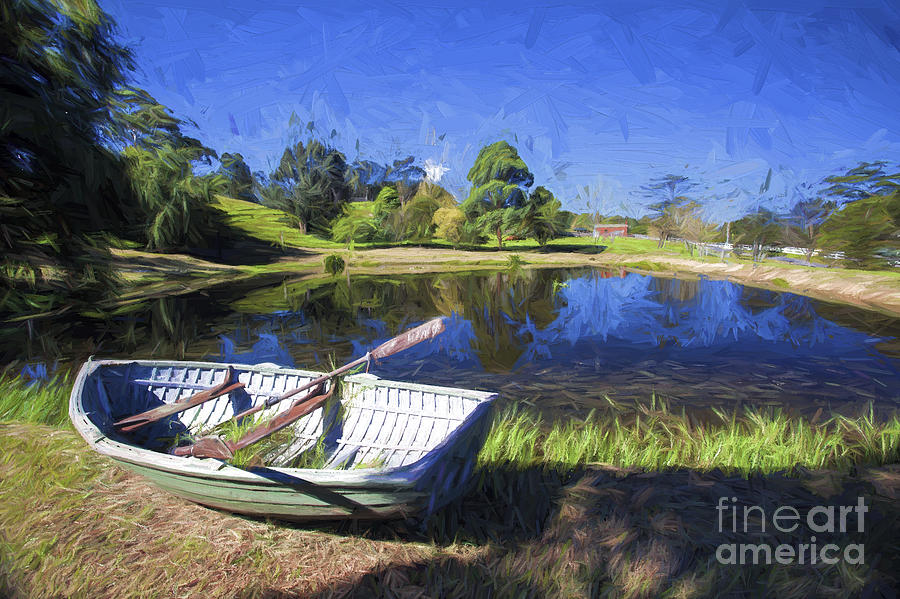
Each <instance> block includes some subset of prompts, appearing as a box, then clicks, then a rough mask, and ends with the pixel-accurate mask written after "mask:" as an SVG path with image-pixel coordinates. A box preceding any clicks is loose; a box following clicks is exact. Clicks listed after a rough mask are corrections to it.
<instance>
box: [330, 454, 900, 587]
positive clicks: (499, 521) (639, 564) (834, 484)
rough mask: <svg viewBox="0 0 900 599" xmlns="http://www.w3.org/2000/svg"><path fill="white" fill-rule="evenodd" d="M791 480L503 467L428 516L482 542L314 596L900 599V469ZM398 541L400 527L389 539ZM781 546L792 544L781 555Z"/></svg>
mask: <svg viewBox="0 0 900 599" xmlns="http://www.w3.org/2000/svg"><path fill="white" fill-rule="evenodd" d="M792 474H793V475H792V476H786V475H784V474H780V473H779V474H771V475H766V476H762V475H759V476H752V477H749V478H744V477H741V476H727V475H724V474H722V473H721V472H718V471H714V472H710V473H697V472H694V471H689V470H678V471H671V472H648V473H641V472H634V471H632V472H626V471H621V470H614V469H592V470H589V471H586V472H583V473H579V474H578V475H576V476H575V477H574V478H573V480H572V482H571V483H570V484H569V485H568V486H567V487H565V488H564V489H562V488H560V487H556V488H555V489H554V484H552V480H551V484H549V485H547V484H546V481H545V480H543V479H542V478H541V477H540V476H537V475H536V474H534V473H530V471H526V472H525V473H522V475H521V476H520V477H516V476H515V475H514V474H512V473H505V474H504V475H503V476H499V477H498V478H497V479H496V482H497V483H498V484H499V487H493V486H491V485H487V486H486V487H483V488H482V489H481V491H479V492H477V493H476V495H475V496H472V495H471V493H470V495H469V496H467V497H465V498H464V499H463V500H462V501H461V502H459V504H458V505H457V506H455V507H454V506H450V507H449V508H447V509H448V510H449V512H445V513H442V514H436V515H435V516H434V518H435V519H436V522H437V523H438V524H437V528H440V525H441V524H439V523H441V522H443V525H446V526H450V527H453V526H455V527H456V529H455V531H454V530H452V529H450V528H448V529H447V530H444V531H440V532H437V534H435V523H433V522H429V523H428V528H429V530H430V531H431V534H430V537H431V538H433V539H436V540H438V539H446V538H448V537H454V538H456V539H458V540H459V541H461V540H462V539H464V538H467V537H471V538H473V539H481V538H484V537H487V538H489V539H490V540H489V541H487V542H484V541H481V540H478V541H475V543H476V546H475V547H473V548H472V549H471V551H468V552H465V551H455V552H452V553H451V552H440V553H438V554H437V555H436V556H435V557H434V558H433V559H429V560H419V561H415V562H412V563H410V562H408V561H404V562H402V563H395V564H390V563H389V564H384V565H383V566H381V567H380V568H377V569H375V570H373V571H369V572H367V573H365V574H363V575H361V576H359V577H357V578H356V579H354V580H348V581H341V582H339V583H336V584H333V585H332V586H331V587H329V588H328V589H325V590H324V591H322V592H321V593H319V594H318V595H317V596H318V597H322V598H326V597H406V596H409V597H414V596H435V597H437V596H440V597H561V596H566V597H568V596H578V597H601V596H602V597H606V596H612V597H658V596H670V597H746V596H761V597H766V596H777V597H786V598H789V599H790V598H800V597H835V598H838V597H841V598H843V597H883V598H888V597H896V593H895V589H896V588H897V585H898V582H900V579H898V572H900V505H898V504H897V500H898V499H900V466H898V465H892V466H886V467H881V468H872V469H863V470H860V471H859V472H854V473H847V474H845V473H836V472H829V471H819V472H809V471H804V470H798V471H796V472H794V473H792ZM506 477H509V478H506ZM560 482H561V481H560ZM482 484H483V483H482ZM476 491H478V490H477V489H476ZM482 493H483V494H482ZM488 493H494V494H495V496H494V497H493V498H492V497H491V496H490V495H489V494H488ZM732 498H735V499H734V500H732ZM493 500H496V503H494V504H493V505H490V504H491V502H492V501H493ZM547 501H549V504H547V503H545V502H547ZM860 501H862V502H863V503H864V505H865V507H866V510H865V511H863V512H862V521H861V524H862V526H861V529H862V530H859V528H860V526H859V524H860V521H859V512H858V511H855V510H854V511H847V510H846V509H845V510H842V509H841V508H842V507H846V508H851V507H855V506H858V505H859V502H860ZM719 505H724V506H725V509H723V510H721V511H719V510H717V506H719ZM532 506H540V507H536V508H534V509H533V508H532ZM732 506H736V511H735V512H733V511H732V509H731V508H732ZM473 508H474V509H473ZM522 508H524V509H525V510H526V511H527V512H528V513H530V514H532V515H535V516H540V515H545V520H544V521H543V522H537V523H535V524H532V523H530V522H529V519H528V516H527V515H526V513H522V514H521V517H520V516H519V515H518V514H516V513H515V512H516V510H521V509H522ZM744 508H747V509H748V516H747V532H745V531H744V515H743V514H744V512H743V510H744ZM779 508H784V511H782V512H781V513H782V514H785V513H788V514H790V513H792V512H791V510H796V512H797V514H798V515H799V516H798V518H797V519H796V520H793V519H790V520H788V521H786V520H781V521H780V522H781V528H782V530H783V531H786V532H783V531H778V530H776V529H775V528H774V525H773V516H774V514H775V513H776V510H778V509H779ZM811 512H812V513H814V515H813V516H812V518H813V519H812V522H813V523H814V524H813V525H811V524H809V522H810V520H809V517H810V516H809V515H810V513H811ZM841 513H845V515H846V523H845V525H844V529H843V531H842V530H841V525H840V516H839V515H840V514H841ZM720 514H721V515H722V519H721V528H720V520H719V516H720ZM733 514H736V519H735V520H733V519H732V516H733ZM829 514H832V517H831V520H829V519H828V515H829ZM829 522H830V525H829ZM793 523H797V526H796V527H795V529H793V530H791V526H792V525H793ZM385 526H389V525H385ZM828 526H831V528H828V529H823V527H826V528H827V527H828ZM816 527H818V528H816ZM763 528H764V530H763ZM831 529H833V531H832V530H831ZM378 534H383V533H378ZM405 537H406V535H404V534H402V533H400V532H399V531H398V530H396V529H395V537H394V538H399V539H404V538H405ZM813 545H814V547H811V546H813ZM832 545H833V547H832ZM723 546H724V547H725V548H724V549H723ZM732 546H733V547H734V549H733V550H732V549H731V547H732ZM779 546H786V547H790V548H791V550H790V551H789V550H788V549H782V550H780V551H782V553H781V554H776V553H775V549H776V547H779ZM765 547H768V549H765ZM826 547H827V549H824V548H826ZM823 550H824V553H823ZM789 552H792V554H791V555H792V557H790V558H784V556H786V555H788V554H789ZM813 553H814V554H815V559H813V558H812V557H811V556H812V554H813ZM767 555H769V556H770V557H767ZM776 555H781V556H782V558H783V560H782V562H781V563H779V562H778V561H777V560H775V557H774V556H776ZM801 555H803V559H801V558H800V556H801ZM732 556H733V557H734V561H735V563H728V561H729V559H730V558H731V557H732ZM823 556H824V557H825V559H824V560H823ZM754 559H756V563H754ZM723 562H724V563H723Z"/></svg>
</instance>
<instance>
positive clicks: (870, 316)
mask: <svg viewBox="0 0 900 599" xmlns="http://www.w3.org/2000/svg"><path fill="white" fill-rule="evenodd" d="M439 315H442V316H446V317H448V318H447V330H446V332H445V333H443V334H442V335H441V336H439V337H438V338H437V339H435V340H434V341H433V342H431V343H423V344H420V345H418V346H416V347H414V348H412V349H411V350H408V351H406V352H403V353H402V354H398V355H396V356H393V357H391V358H388V359H386V360H384V361H383V363H382V364H380V365H378V366H377V367H376V370H375V372H376V373H377V374H379V375H381V376H384V377H386V378H401V379H411V380H418V381H421V382H430V383H437V384H449V385H458V386H465V387H474V388H481V389H491V390H501V391H502V392H503V393H504V395H505V396H507V397H509V398H513V399H516V400H527V401H530V402H533V403H534V404H535V405H539V406H543V407H546V408H547V409H561V408H562V409H567V410H569V409H572V410H578V411H584V410H587V409H590V408H592V407H598V406H606V405H608V401H607V399H606V398H607V397H610V398H612V399H614V400H617V401H623V402H626V403H628V402H635V401H639V402H646V401H648V400H649V398H650V396H651V394H657V395H662V396H665V397H666V398H668V399H669V400H670V402H671V403H673V404H675V405H678V404H683V405H686V406H711V405H719V406H725V407H731V406H735V405H742V404H756V405H759V404H781V405H789V406H791V407H793V408H795V409H798V410H801V411H814V410H817V409H818V408H820V407H821V408H823V409H826V410H830V409H834V408H849V409H857V408H858V407H859V405H861V404H865V403H868V402H870V401H871V402H874V403H875V404H876V405H877V406H878V407H880V408H885V409H888V408H894V407H895V406H896V405H897V404H898V403H900V391H898V390H900V368H898V365H900V359H898V354H897V352H896V348H897V347H898V339H900V320H898V319H896V318H890V317H886V316H883V315H880V314H875V313H871V312H867V311H864V310H859V309H852V308H847V307H844V306H838V305H834V304H827V303H822V302H817V301H813V300H810V299H808V298H804V297H800V296H796V295H792V294H782V293H775V292H771V291H765V290H755V289H751V288H744V287H741V286H738V285H734V284H731V283H728V282H724V281H711V280H679V279H663V278H654V277H651V276H644V275H638V274H634V273H630V274H626V273H624V272H610V271H604V270H594V269H575V270H572V269H568V270H564V269H544V270H521V271H518V272H507V271H504V272H495V273H489V274H484V273H480V274H471V273H469V274H465V273H464V274H445V275H441V276H433V275H431V276H394V277H380V278H379V277H358V278H353V279H351V280H350V281H349V282H348V281H347V280H346V279H345V278H339V279H337V280H333V279H332V280H328V281H322V280H319V281H309V280H300V281H292V282H284V283H280V284H277V285H268V286H265V287H257V288H251V287H244V288H243V289H241V288H235V287H234V286H228V287H222V288H216V289H211V290H208V291H207V292H204V293H203V294H190V295H185V296H181V297H177V298H172V297H169V298H161V299H158V300H153V301H151V302H149V303H147V304H145V305H143V306H139V307H135V308H133V309H132V311H131V312H130V313H128V314H119V315H116V316H115V317H112V318H107V319H105V320H102V321H96V322H94V323H93V325H92V326H93V328H91V325H90V324H89V323H81V324H70V325H69V326H70V331H69V333H70V334H68V335H60V336H59V339H60V343H62V344H64V345H65V346H66V347H69V348H78V349H79V350H80V351H81V354H79V353H78V351H75V350H74V349H73V350H72V354H73V355H74V356H75V357H76V359H78V356H79V355H83V354H84V353H85V352H87V351H90V353H94V354H97V355H98V356H103V357H126V356H134V357H151V356H152V357H160V356H163V357H178V358H180V357H186V358H207V359H216V360H222V361H238V362H250V363H255V362H274V363H278V364H283V365H288V366H297V367H301V368H313V369H329V367H331V366H332V365H334V364H341V363H345V362H347V361H349V360H350V359H352V358H355V357H358V356H360V355H363V354H364V353H365V351H366V350H368V349H371V348H372V347H374V346H375V345H377V344H379V343H381V342H383V341H385V340H387V339H389V338H390V337H392V336H393V335H395V334H397V333H399V332H400V331H402V330H404V329H406V328H408V327H410V326H413V325H415V324H418V323H421V322H424V321H425V320H428V319H430V318H433V317H435V316H439ZM72 331H76V334H74V335H72V334H71V332H72ZM79 343H80V345H79ZM20 347H21V346H20ZM85 357H86V356H85Z"/></svg>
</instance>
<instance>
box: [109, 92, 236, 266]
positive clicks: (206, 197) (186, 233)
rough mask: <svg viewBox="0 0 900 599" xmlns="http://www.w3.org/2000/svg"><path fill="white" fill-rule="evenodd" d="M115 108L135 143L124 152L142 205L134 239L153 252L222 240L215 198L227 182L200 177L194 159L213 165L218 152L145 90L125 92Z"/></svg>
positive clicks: (213, 177) (119, 93)
mask: <svg viewBox="0 0 900 599" xmlns="http://www.w3.org/2000/svg"><path fill="white" fill-rule="evenodd" d="M115 110H116V116H117V122H118V124H119V127H121V128H123V129H124V130H125V131H126V133H127V134H128V135H129V136H130V138H131V140H130V141H131V142H132V143H130V144H129V145H127V147H125V149H124V151H123V156H124V158H125V168H126V172H127V174H128V178H129V181H130V183H131V188H132V191H133V193H134V196H135V198H137V204H138V207H139V209H140V219H139V222H138V223H137V226H136V232H135V234H134V236H133V238H135V239H136V240H138V241H140V242H141V243H144V244H145V245H146V247H147V248H148V249H151V250H158V249H170V248H176V247H181V248H184V247H189V246H198V245H206V244H207V243H208V242H209V241H210V240H211V239H213V237H215V238H216V239H219V235H218V233H219V228H220V227H219V225H218V223H216V221H217V220H218V219H217V213H216V212H215V211H214V210H213V209H212V208H211V206H210V202H211V201H212V197H213V195H215V194H219V193H224V192H225V190H226V189H227V184H228V181H227V180H226V179H225V177H223V176H222V175H218V174H210V175H206V176H202V177H199V176H196V175H195V174H194V172H193V165H194V163H198V162H203V163H206V164H211V159H213V158H215V157H216V153H215V152H214V151H213V150H211V149H209V148H207V147H205V146H204V145H203V144H202V143H200V142H199V141H198V140H196V139H194V138H192V137H188V136H186V135H184V134H183V133H182V131H181V127H182V126H183V125H184V123H183V122H182V121H181V120H180V119H178V118H176V117H174V116H173V115H172V114H171V113H170V112H169V110H168V109H167V108H166V107H165V106H163V105H161V104H160V103H159V102H157V101H156V99H154V98H153V96H151V95H150V94H149V93H147V92H146V91H144V90H142V89H137V88H124V89H122V90H120V91H119V92H118V93H117V94H116V103H115ZM248 170H249V169H248Z"/></svg>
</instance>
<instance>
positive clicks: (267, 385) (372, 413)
mask: <svg viewBox="0 0 900 599" xmlns="http://www.w3.org/2000/svg"><path fill="white" fill-rule="evenodd" d="M232 367H233V368H234V375H233V376H234V379H233V381H232V382H234V381H239V382H241V383H244V387H242V388H239V389H236V390H234V391H231V392H230V393H228V394H227V395H223V396H221V397H219V398H216V399H213V400H210V401H207V402H205V403H203V404H201V405H199V406H196V407H193V408H190V409H187V410H185V411H183V412H181V413H179V414H175V415H174V416H169V417H166V418H165V419H163V420H161V421H159V422H155V423H152V424H148V425H146V426H143V427H141V428H138V429H136V430H135V431H133V432H129V433H123V432H120V431H118V430H116V428H115V427H114V426H113V423H114V422H117V421H118V420H120V419H122V418H125V417H127V416H131V415H133V414H138V413H141V412H143V411H146V410H149V409H151V408H154V407H157V406H160V405H163V404H169V403H173V402H177V401H179V400H185V399H187V398H189V397H191V396H192V395H194V394H196V393H198V392H200V391H203V390H206V389H209V388H211V387H214V386H216V385H218V384H220V383H222V382H223V381H224V380H225V378H226V377H227V376H228V370H227V369H228V364H203V363H184V362H181V363H162V362H121V363H109V364H103V365H99V366H98V367H97V368H95V369H94V370H93V372H92V373H91V374H90V375H89V377H88V378H87V379H86V380H85V383H84V388H83V389H82V406H83V409H84V411H85V413H86V414H87V416H88V418H89V419H90V420H91V422H93V423H94V425H95V426H97V428H98V429H99V430H100V431H101V432H102V433H103V434H104V435H106V436H107V437H109V438H111V439H114V440H117V441H121V442H124V443H128V444H130V445H134V446H138V447H141V448H144V449H148V450H152V451H157V452H166V453H167V452H170V451H171V450H172V449H173V448H174V447H176V446H178V445H184V444H188V443H191V442H192V440H195V439H196V438H198V437H199V436H202V435H205V434H220V435H221V434H222V433H223V429H226V430H227V427H223V426H220V425H223V424H224V423H226V422H227V421H228V420H230V419H231V418H232V417H233V416H234V415H235V414H238V413H240V412H242V411H244V410H246V409H248V408H250V407H253V406H256V405H258V404H260V403H261V402H265V401H266V400H267V399H269V398H271V397H273V396H280V395H282V394H284V393H285V392H286V391H290V390H293V389H295V388H297V387H300V386H301V385H303V384H304V383H307V382H309V381H310V380H312V379H313V378H315V377H317V376H319V375H320V373H315V372H308V371H301V370H289V369H284V368H280V367H277V366H276V365H274V364H272V365H270V364H265V365H256V366H246V365H232ZM333 381H334V380H333V379H332V381H330V382H329V384H334V382H333ZM453 391H454V390H451V389H444V388H439V387H426V386H421V385H415V384H409V383H396V382H392V381H383V380H381V379H378V378H377V377H373V376H371V375H364V374H362V375H351V376H346V377H342V378H341V380H340V382H339V383H338V387H337V388H336V389H335V393H334V394H333V396H332V398H331V399H330V400H329V401H328V402H326V403H325V404H324V406H322V407H321V408H318V409H316V410H314V411H313V412H311V413H310V414H308V415H306V416H304V417H302V418H300V419H299V420H298V421H296V422H295V423H294V424H293V425H291V426H289V427H288V428H286V429H285V430H284V431H280V432H279V433H276V434H275V435H273V436H272V439H269V440H267V441H268V442H267V441H262V442H260V443H259V445H261V446H263V447H264V450H263V455H262V459H263V461H264V463H265V465H267V466H281V467H305V468H326V469H346V468H373V467H374V468H397V467H403V466H407V465H410V464H413V463H415V462H416V461H418V460H419V459H420V458H422V457H423V456H424V455H425V454H426V453H428V452H429V451H431V450H433V449H435V448H436V447H438V446H439V445H440V444H441V443H442V442H443V441H444V440H445V439H447V438H448V437H449V436H451V435H452V434H453V433H454V432H455V431H456V430H457V429H458V428H459V427H460V426H461V425H462V423H463V422H464V421H465V420H466V418H467V417H468V416H469V415H470V414H471V413H472V412H473V411H474V410H475V409H476V408H477V407H478V406H479V404H482V403H484V401H485V400H484V399H479V398H478V397H465V396H462V395H460V394H459V393H454V392H453ZM300 396H302V393H301V394H299V395H298V396H297V397H300ZM294 399H296V398H291V399H287V400H284V401H281V402H279V403H277V404H275V405H273V406H271V407H269V408H266V409H263V410H262V411H260V412H259V413H257V414H256V415H255V416H253V418H255V420H254V422H253V423H241V422H239V423H238V430H236V431H232V434H239V433H240V432H241V430H247V429H249V428H250V426H248V425H251V424H254V423H259V422H265V421H267V420H269V419H271V418H272V417H273V416H275V415H276V414H278V413H279V412H281V411H283V410H286V409H288V407H289V406H290V404H291V402H292V401H293V400H294ZM248 418H250V417H248ZM217 427H218V428H217ZM276 435H277V437H276ZM251 447H254V446H251ZM248 449H249V448H248ZM244 451H246V450H244Z"/></svg>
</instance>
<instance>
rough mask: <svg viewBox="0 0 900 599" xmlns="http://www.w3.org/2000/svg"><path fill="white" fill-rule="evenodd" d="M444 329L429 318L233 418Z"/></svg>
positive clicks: (441, 323)
mask: <svg viewBox="0 0 900 599" xmlns="http://www.w3.org/2000/svg"><path fill="white" fill-rule="evenodd" d="M443 331H444V319H443V318H435V319H434V320H429V321H428V322H426V323H425V324H420V325H419V326H417V327H416V328H414V329H410V330H408V331H406V332H405V333H401V334H399V335H397V336H396V337H394V338H393V339H389V340H387V341H385V342H384V343H382V344H381V345H379V346H378V347H376V348H375V349H373V350H372V351H370V352H369V353H367V354H366V355H364V356H363V357H361V358H357V359H356V360H353V361H352V362H350V363H349V364H344V365H343V366H341V367H340V368H338V369H337V370H332V371H331V372H329V373H328V374H323V375H322V376H320V377H317V378H314V379H313V380H311V381H309V382H308V383H305V384H303V385H300V386H299V387H297V388H296V389H292V390H291V391H288V392H287V393H284V394H282V395H276V396H274V397H270V398H269V399H267V400H266V401H265V402H263V403H260V404H259V405H256V406H254V407H252V408H250V409H248V410H244V411H243V412H241V413H240V414H237V415H235V416H232V418H231V420H232V421H236V420H240V419H241V418H243V417H244V416H250V415H252V414H256V413H257V412H259V411H260V410H265V409H266V408H269V407H272V406H274V405H275V404H277V403H278V402H280V401H284V400H285V399H288V398H291V397H293V396H295V395H297V394H298V393H300V392H301V391H306V390H307V389H311V388H313V387H316V386H318V385H321V384H322V383H324V382H325V381H327V380H329V379H332V378H334V377H336V376H340V375H342V374H344V373H345V372H347V371H348V370H351V369H353V368H356V367H357V366H359V365H360V364H364V363H366V362H368V361H369V360H371V359H375V360H380V359H381V358H387V357H388V356H393V355H394V354H396V353H399V352H402V351H403V350H404V349H409V348H410V347H412V346H413V345H415V344H417V343H419V342H421V341H425V340H426V339H431V338H432V337H436V336H437V335H440V334H441V333H442V332H443Z"/></svg>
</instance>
